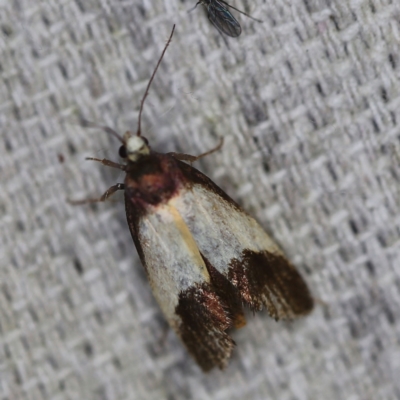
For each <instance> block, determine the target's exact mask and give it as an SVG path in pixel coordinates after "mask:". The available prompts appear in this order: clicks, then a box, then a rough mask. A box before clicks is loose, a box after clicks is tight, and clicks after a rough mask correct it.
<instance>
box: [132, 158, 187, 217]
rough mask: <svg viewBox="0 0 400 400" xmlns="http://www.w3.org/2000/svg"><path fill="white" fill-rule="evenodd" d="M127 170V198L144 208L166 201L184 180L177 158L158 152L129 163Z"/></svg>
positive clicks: (176, 191) (175, 192)
mask: <svg viewBox="0 0 400 400" xmlns="http://www.w3.org/2000/svg"><path fill="white" fill-rule="evenodd" d="M126 172H127V174H126V177H125V198H126V200H129V201H130V202H132V203H134V205H135V206H136V207H139V208H141V209H142V210H145V209H146V208H147V207H148V206H149V205H151V206H156V205H159V204H161V203H166V202H167V201H168V200H169V199H170V198H171V197H173V196H174V195H175V194H177V193H178V191H179V189H180V188H181V187H182V183H183V181H184V177H183V175H182V173H181V171H180V169H179V168H178V166H177V162H176V160H175V159H174V158H173V157H171V156H170V155H168V154H160V153H156V152H152V153H150V154H149V155H147V156H144V157H142V158H140V159H139V160H138V161H136V162H131V163H129V164H128V169H127V171H126Z"/></svg>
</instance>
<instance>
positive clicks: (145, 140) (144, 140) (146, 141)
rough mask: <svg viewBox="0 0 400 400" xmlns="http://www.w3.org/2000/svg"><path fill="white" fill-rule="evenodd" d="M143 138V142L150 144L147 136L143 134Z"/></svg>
mask: <svg viewBox="0 0 400 400" xmlns="http://www.w3.org/2000/svg"><path fill="white" fill-rule="evenodd" d="M142 139H143V142H145V143H146V144H149V141H148V140H147V139H146V138H145V137H143V136H142Z"/></svg>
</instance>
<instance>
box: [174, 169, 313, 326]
mask: <svg viewBox="0 0 400 400" xmlns="http://www.w3.org/2000/svg"><path fill="white" fill-rule="evenodd" d="M180 168H181V170H182V172H183V173H184V175H185V177H186V181H187V185H186V190H185V191H183V190H182V191H181V193H180V196H179V197H177V198H175V199H174V201H175V204H174V205H175V207H176V209H177V210H178V211H179V212H180V214H181V215H182V217H183V219H184V220H185V222H186V224H187V226H188V228H189V230H190V232H191V233H192V235H193V237H194V239H195V241H196V243H197V246H198V248H199V249H200V252H201V253H202V255H203V256H204V258H205V259H207V260H208V262H209V263H210V264H211V265H212V266H213V267H214V268H215V269H216V270H217V271H218V273H220V274H221V275H222V276H224V277H225V278H226V279H227V280H228V281H229V282H230V283H231V284H232V285H233V286H234V287H235V288H236V289H237V291H238V292H239V295H240V297H241V299H242V301H243V302H245V303H247V304H248V305H249V306H250V308H251V309H253V310H254V311H257V310H260V309H262V308H263V306H265V307H266V309H267V311H268V312H269V314H270V315H271V316H272V317H273V318H275V319H291V318H295V317H297V316H300V315H304V314H307V313H308V312H310V311H311V309H312V308H313V299H312V296H311V294H310V292H309V290H308V287H307V285H306V283H305V282H304V280H303V278H302V277H301V275H300V274H299V273H298V271H297V270H296V269H295V268H294V267H293V265H292V264H290V262H289V261H288V260H287V259H286V257H285V256H284V254H283V252H282V251H281V250H280V248H279V247H278V246H277V245H276V243H275V242H274V241H273V240H272V239H271V238H270V237H269V236H268V235H267V233H266V232H265V231H264V230H263V229H262V228H261V226H260V225H259V224H258V223H257V222H256V221H255V220H254V219H253V218H251V217H250V216H249V215H247V214H246V213H245V212H244V211H243V210H242V209H241V208H240V207H239V206H238V205H237V204H236V203H235V202H234V201H233V200H232V199H230V198H229V197H228V196H227V195H226V194H225V193H224V192H223V191H222V190H221V189H220V188H219V187H218V186H216V185H215V184H214V183H213V182H212V181H211V180H210V179H209V178H207V177H206V176H205V175H203V174H202V173H201V172H199V171H198V170H196V169H195V168H193V167H191V166H189V165H187V164H184V163H182V162H181V163H180Z"/></svg>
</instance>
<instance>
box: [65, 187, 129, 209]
mask: <svg viewBox="0 0 400 400" xmlns="http://www.w3.org/2000/svg"><path fill="white" fill-rule="evenodd" d="M124 189H125V185H124V184H123V183H117V184H116V185H113V186H111V187H110V188H108V189H107V190H106V192H105V193H104V194H103V195H102V196H101V197H100V198H98V199H83V200H67V201H68V203H70V204H72V205H74V206H77V205H81V204H91V203H99V202H101V201H106V200H107V199H108V198H109V197H111V196H112V195H113V194H114V193H115V192H116V191H118V190H124Z"/></svg>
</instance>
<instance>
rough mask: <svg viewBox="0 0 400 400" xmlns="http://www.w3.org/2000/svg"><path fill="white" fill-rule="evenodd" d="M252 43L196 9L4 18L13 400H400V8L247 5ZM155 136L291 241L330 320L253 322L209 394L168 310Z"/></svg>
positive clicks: (1, 385)
mask: <svg viewBox="0 0 400 400" xmlns="http://www.w3.org/2000/svg"><path fill="white" fill-rule="evenodd" d="M232 4H233V5H235V6H236V7H238V8H241V9H244V10H246V11H247V12H250V13H252V14H253V15H254V16H255V17H257V18H261V19H263V21H264V22H263V23H256V22H253V21H251V20H250V19H248V18H246V17H244V16H238V15H237V13H235V12H234V14H235V16H237V17H238V20H239V21H240V23H241V25H242V28H243V33H242V35H241V36H240V37H239V38H238V39H229V38H225V37H222V36H221V35H220V34H219V33H218V32H217V31H216V30H215V28H214V27H213V26H212V25H211V24H210V23H209V21H208V20H207V18H206V15H205V13H204V10H203V9H202V8H201V7H200V6H199V7H197V9H196V10H195V11H193V12H191V13H189V14H188V13H187V10H188V9H190V8H191V7H193V6H194V1H189V0H187V1H185V2H179V1H177V0H153V1H150V0H143V1H139V0H133V1H126V0H102V1H96V0H85V1H83V0H75V1H74V0H64V1H62V2H57V1H47V0H35V1H28V0H9V1H1V2H0V77H1V80H0V109H1V113H0V128H1V130H0V154H1V157H0V182H1V190H0V399H1V400H10V399H13V400H14V399H35V400H36V399H57V400H61V399H85V400H91V399H104V400H105V399H107V400H108V399H109V400H111V399H145V400H147V399H216V400H225V399H230V400H231V399H244V398H246V399H267V398H268V399H280V400H281V399H352V400H355V399H363V400H365V399H396V398H397V399H398V398H400V385H399V379H398V377H399V376H400V356H399V354H400V311H399V310H400V293H399V291H400V279H399V277H400V265H399V257H400V125H399V124H400V83H399V77H400V52H399V49H400V46H399V41H400V5H399V2H398V1H397V0H356V1H348V0H307V1H306V0H303V1H302V0H291V1H287V0H284V1H278V2H277V1H271V0H256V1H252V2H248V3H246V2H245V1H244V2H238V1H235V2H234V3H232ZM173 23H176V24H177V28H176V33H175V36H174V39H173V42H172V44H171V46H170V48H169V49H168V51H167V53H166V56H165V59H164V60H163V62H162V65H161V67H160V70H159V73H158V75H157V77H156V78H155V80H154V84H153V87H152V88H151V91H150V95H149V97H148V101H147V104H146V107H145V111H144V116H143V121H142V123H143V133H144V135H145V136H146V137H148V138H149V140H150V142H151V144H152V146H153V147H154V148H155V149H158V150H159V151H181V152H187V153H190V154H199V153H201V152H203V151H206V150H208V149H210V148H212V147H213V146H215V144H216V143H217V142H218V138H219V137H224V139H225V143H224V147H223V149H222V150H221V151H220V152H219V153H217V154H213V155H211V156H209V157H207V158H205V159H203V160H201V161H200V162H198V163H197V165H196V166H197V167H199V168H200V169H202V170H203V171H204V172H205V173H207V174H208V175H209V176H210V177H211V178H212V179H213V180H214V181H215V182H216V183H217V184H219V185H220V186H221V187H222V188H223V189H224V190H226V191H227V193H228V194H229V195H231V196H232V197H233V198H234V199H235V200H236V201H237V202H238V203H240V204H241V205H242V206H243V207H244V208H245V209H246V210H247V211H248V212H249V213H250V214H252V215H253V216H254V217H256V218H257V219H258V220H259V221H260V223H261V224H262V225H263V226H264V227H265V228H266V229H267V230H268V231H269V232H270V233H271V234H272V235H273V237H274V238H275V239H276V240H277V241H278V242H279V243H280V244H281V246H282V247H283V248H284V249H285V252H286V253H287V255H288V257H289V258H290V259H291V260H292V261H293V263H294V264H295V265H296V266H297V267H298V269H299V270H300V271H301V273H302V274H303V276H304V277H305V279H306V280H307V282H308V283H309V285H310V288H311V289H312V291H313V293H314V295H315V297H316V298H317V299H319V300H318V304H317V306H316V309H315V310H314V312H313V313H312V314H311V315H310V316H308V317H307V318H304V319H302V320H299V321H296V322H293V323H282V322H275V321H274V320H272V319H271V318H269V317H268V316H267V315H266V313H258V314H257V315H255V316H253V315H251V314H249V315H248V325H247V326H246V327H245V328H243V329H241V330H239V331H237V332H235V333H233V337H234V339H235V341H236V343H237V347H236V349H235V351H234V354H233V357H232V360H231V362H230V365H229V367H228V368H227V369H226V370H225V371H219V370H216V371H212V372H211V373H209V374H203V373H202V372H201V371H200V369H199V368H198V367H197V366H196V364H195V363H194V362H193V360H192V359H191V358H190V357H189V356H188V354H187V353H186V351H185V349H184V348H183V346H182V345H181V343H180V342H179V339H178V338H176V336H175V335H174V333H173V332H171V331H170V330H168V328H167V325H166V322H165V320H164V318H163V316H162V314H161V311H160V310H159V308H158V305H157V304H156V302H155V300H154V299H153V297H152V294H151V291H150V288H149V286H148V284H147V281H146V277H145V274H144V271H143V268H142V267H141V265H140V262H139V259H138V256H137V254H136V251H135V249H134V246H133V243H132V240H131V237H130V234H129V231H128V228H127V224H126V221H125V213H124V205H123V198H122V196H115V200H114V201H110V202H108V203H106V204H100V205H96V206H80V207H73V206H71V205H69V204H68V203H67V201H66V199H67V198H74V199H80V198H85V197H96V196H99V195H100V194H102V193H103V192H104V191H105V189H107V188H108V187H109V186H111V185H112V184H114V183H115V182H121V181H122V180H123V174H121V173H119V172H118V171H116V170H110V169H108V168H105V167H103V166H101V165H99V164H95V163H91V162H86V161H85V157H87V156H94V157H100V158H103V157H107V158H111V159H114V160H118V154H117V150H118V143H117V142H116V140H115V139H114V138H111V137H108V136H107V135H105V134H104V133H103V132H101V131H99V130H96V129H83V128H82V127H80V125H79V120H80V118H85V119H87V120H91V121H95V122H97V123H99V124H103V125H108V126H111V127H113V128H114V129H116V130H118V131H120V132H123V131H124V130H126V129H131V130H133V131H134V130H135V129H136V124H137V115H138V106H139V103H140V100H141V97H142V95H143V92H144V89H145V87H146V84H147V82H148V79H149V77H150V75H151V73H152V71H153V68H154V66H155V64H156V62H157V59H158V57H159V55H160V53H161V51H162V48H163V46H164V44H165V40H166V38H167V37H168V35H169V33H170V31H171V28H172V24H173Z"/></svg>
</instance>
